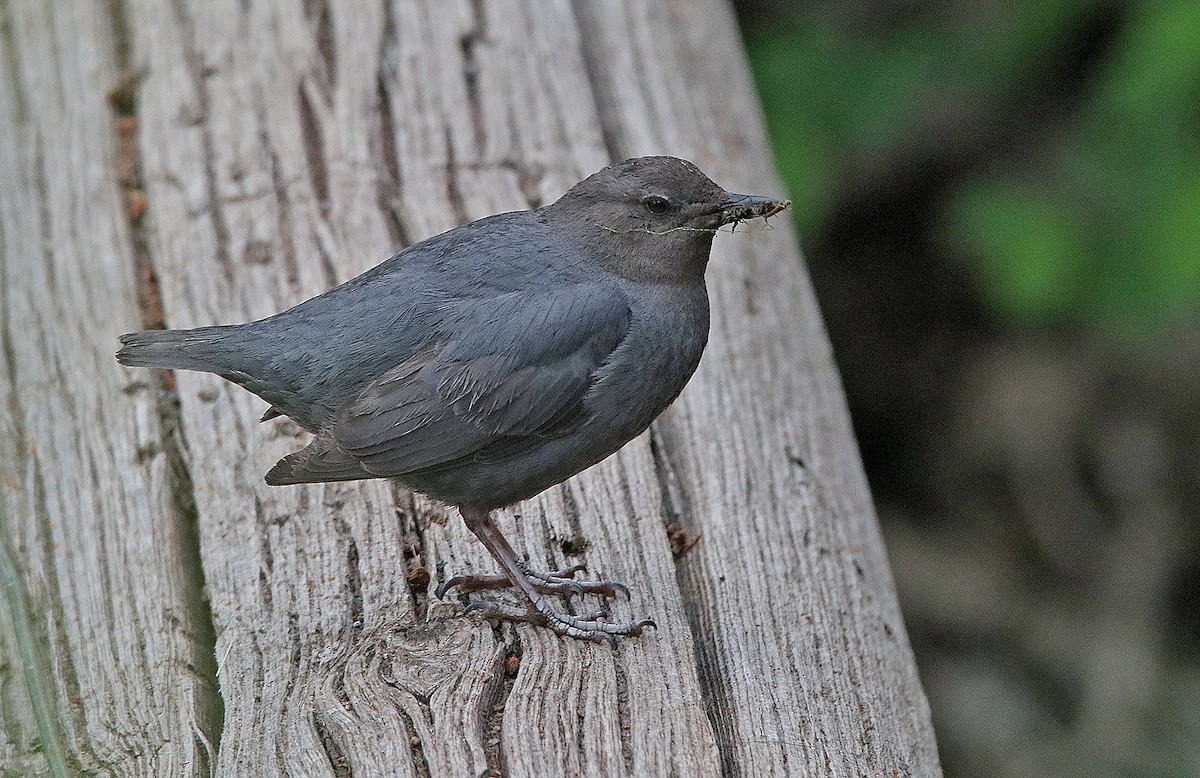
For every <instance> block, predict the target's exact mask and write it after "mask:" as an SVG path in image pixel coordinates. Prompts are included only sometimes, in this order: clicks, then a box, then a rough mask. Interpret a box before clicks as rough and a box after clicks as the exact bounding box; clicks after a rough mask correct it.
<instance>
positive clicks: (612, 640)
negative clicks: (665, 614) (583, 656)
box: [467, 598, 658, 648]
mask: <svg viewBox="0 0 1200 778" xmlns="http://www.w3.org/2000/svg"><path fill="white" fill-rule="evenodd" d="M471 611H482V612H483V613H484V615H485V617H486V618H492V619H501V620H504V621H520V622H525V623H527V624H536V625H538V626H542V627H549V628H550V629H551V630H553V631H554V633H555V634H557V635H564V636H566V637H569V638H575V639H576V640H587V641H590V642H592V643H608V644H609V645H610V646H612V647H614V648H616V645H617V637H618V636H629V637H638V636H640V635H641V634H642V630H644V629H645V628H646V627H654V628H655V629H657V628H658V625H657V624H655V623H654V621H653V620H651V619H641V620H640V621H630V622H619V621H609V620H608V618H609V614H608V611H606V610H601V611H595V612H592V613H582V614H579V615H578V616H575V615H572V614H570V613H560V612H558V611H556V610H554V609H553V608H551V607H550V606H549V605H548V604H547V603H546V602H545V601H544V600H542V599H540V598H538V599H537V600H534V601H533V602H532V603H531V607H530V608H528V609H527V610H522V609H520V608H515V607H513V606H511V605H504V604H501V603H498V602H488V601H485V600H472V601H471V603H470V604H469V605H467V612H468V613H470V612H471Z"/></svg>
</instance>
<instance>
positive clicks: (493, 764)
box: [480, 623, 583, 778]
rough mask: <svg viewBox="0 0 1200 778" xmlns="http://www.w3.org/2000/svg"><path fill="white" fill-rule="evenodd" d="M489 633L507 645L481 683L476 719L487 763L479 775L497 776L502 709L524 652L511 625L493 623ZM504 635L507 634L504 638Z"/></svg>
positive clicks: (501, 771) (501, 764)
mask: <svg viewBox="0 0 1200 778" xmlns="http://www.w3.org/2000/svg"><path fill="white" fill-rule="evenodd" d="M492 634H493V635H494V636H495V638H496V642H497V643H500V644H507V646H508V648H507V650H506V651H505V652H504V655H503V656H498V657H497V662H496V666H495V667H494V668H493V672H492V677H491V678H489V679H488V680H487V681H485V682H484V689H483V694H482V700H483V707H482V709H481V710H482V713H483V721H482V722H480V726H481V729H480V731H481V733H482V734H483V758H484V761H485V762H486V764H487V770H486V771H484V773H483V776H486V777H488V778H490V777H491V776H496V777H497V778H499V776H504V775H507V774H508V771H507V769H506V760H505V757H504V738H503V728H504V711H505V708H506V707H507V705H508V698H509V695H511V694H512V690H513V687H514V686H515V685H516V682H517V675H518V674H520V672H521V665H522V664H523V662H522V661H521V658H522V656H523V655H524V653H525V652H524V648H523V647H522V645H521V636H520V634H519V633H518V632H517V630H516V629H515V628H514V627H513V625H511V624H501V623H497V624H496V625H495V626H494V627H493V628H492ZM505 635H508V638H506V637H505ZM514 658H515V661H514ZM513 667H515V668H516V672H509V671H508V670H509V668H513ZM580 742H581V743H582V742H583V741H582V740H580Z"/></svg>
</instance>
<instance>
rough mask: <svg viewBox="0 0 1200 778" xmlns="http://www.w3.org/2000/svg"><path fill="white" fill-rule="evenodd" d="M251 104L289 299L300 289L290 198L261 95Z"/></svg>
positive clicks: (298, 262)
mask: <svg viewBox="0 0 1200 778" xmlns="http://www.w3.org/2000/svg"><path fill="white" fill-rule="evenodd" d="M255 103H256V105H255V108H256V111H255V119H256V121H257V122H258V142H259V143H261V144H262V147H263V151H264V152H266V155H267V167H268V172H269V173H270V174H271V186H272V188H274V190H275V207H276V209H277V210H278V213H279V240H280V242H281V243H282V244H283V246H282V248H283V267H284V276H285V278H286V279H287V283H288V286H290V287H291V289H292V293H293V296H297V295H298V293H299V290H300V261H299V259H298V258H297V257H296V236H295V234H294V230H293V222H292V204H291V200H290V198H288V192H287V182H286V181H285V180H284V178H283V171H282V170H281V168H282V165H281V163H280V161H279V151H278V150H276V148H275V144H274V143H272V142H271V133H270V130H269V129H268V126H269V125H268V123H267V116H266V105H265V101H264V99H263V96H262V94H261V93H260V94H259V95H258V97H257V99H256V100H255ZM301 126H303V113H302V114H301ZM306 140H307V138H306ZM306 146H307V144H306ZM306 152H307V148H306ZM205 153H207V152H205ZM318 156H319V152H318ZM310 175H311V171H310Z"/></svg>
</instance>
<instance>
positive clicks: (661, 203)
mask: <svg viewBox="0 0 1200 778" xmlns="http://www.w3.org/2000/svg"><path fill="white" fill-rule="evenodd" d="M642 205H644V206H646V210H647V211H649V212H650V213H662V212H663V211H665V210H667V206H668V205H670V203H668V202H667V198H665V197H661V196H659V195H646V196H645V197H643V198H642Z"/></svg>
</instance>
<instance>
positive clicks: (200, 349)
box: [117, 327, 236, 373]
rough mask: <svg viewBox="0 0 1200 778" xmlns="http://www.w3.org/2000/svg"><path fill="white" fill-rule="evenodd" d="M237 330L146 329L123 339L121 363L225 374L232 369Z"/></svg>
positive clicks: (221, 328) (222, 328) (214, 328)
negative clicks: (233, 335)
mask: <svg viewBox="0 0 1200 778" xmlns="http://www.w3.org/2000/svg"><path fill="white" fill-rule="evenodd" d="M235 329H236V327H198V328H196V329H193V330H145V331H143V332H130V333H127V334H125V335H122V336H121V350H120V351H118V352H117V361H118V362H120V363H121V364H122V365H129V366H131V367H158V368H169V369H175V370H202V371H206V372H209V373H223V372H225V371H227V370H229V368H230V367H231V365H230V359H231V357H233V356H234V351H235V349H231V348H230V346H231V345H233V344H232V343H231V342H230V341H231V340H233V338H231V335H232V331H233V330H235Z"/></svg>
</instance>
